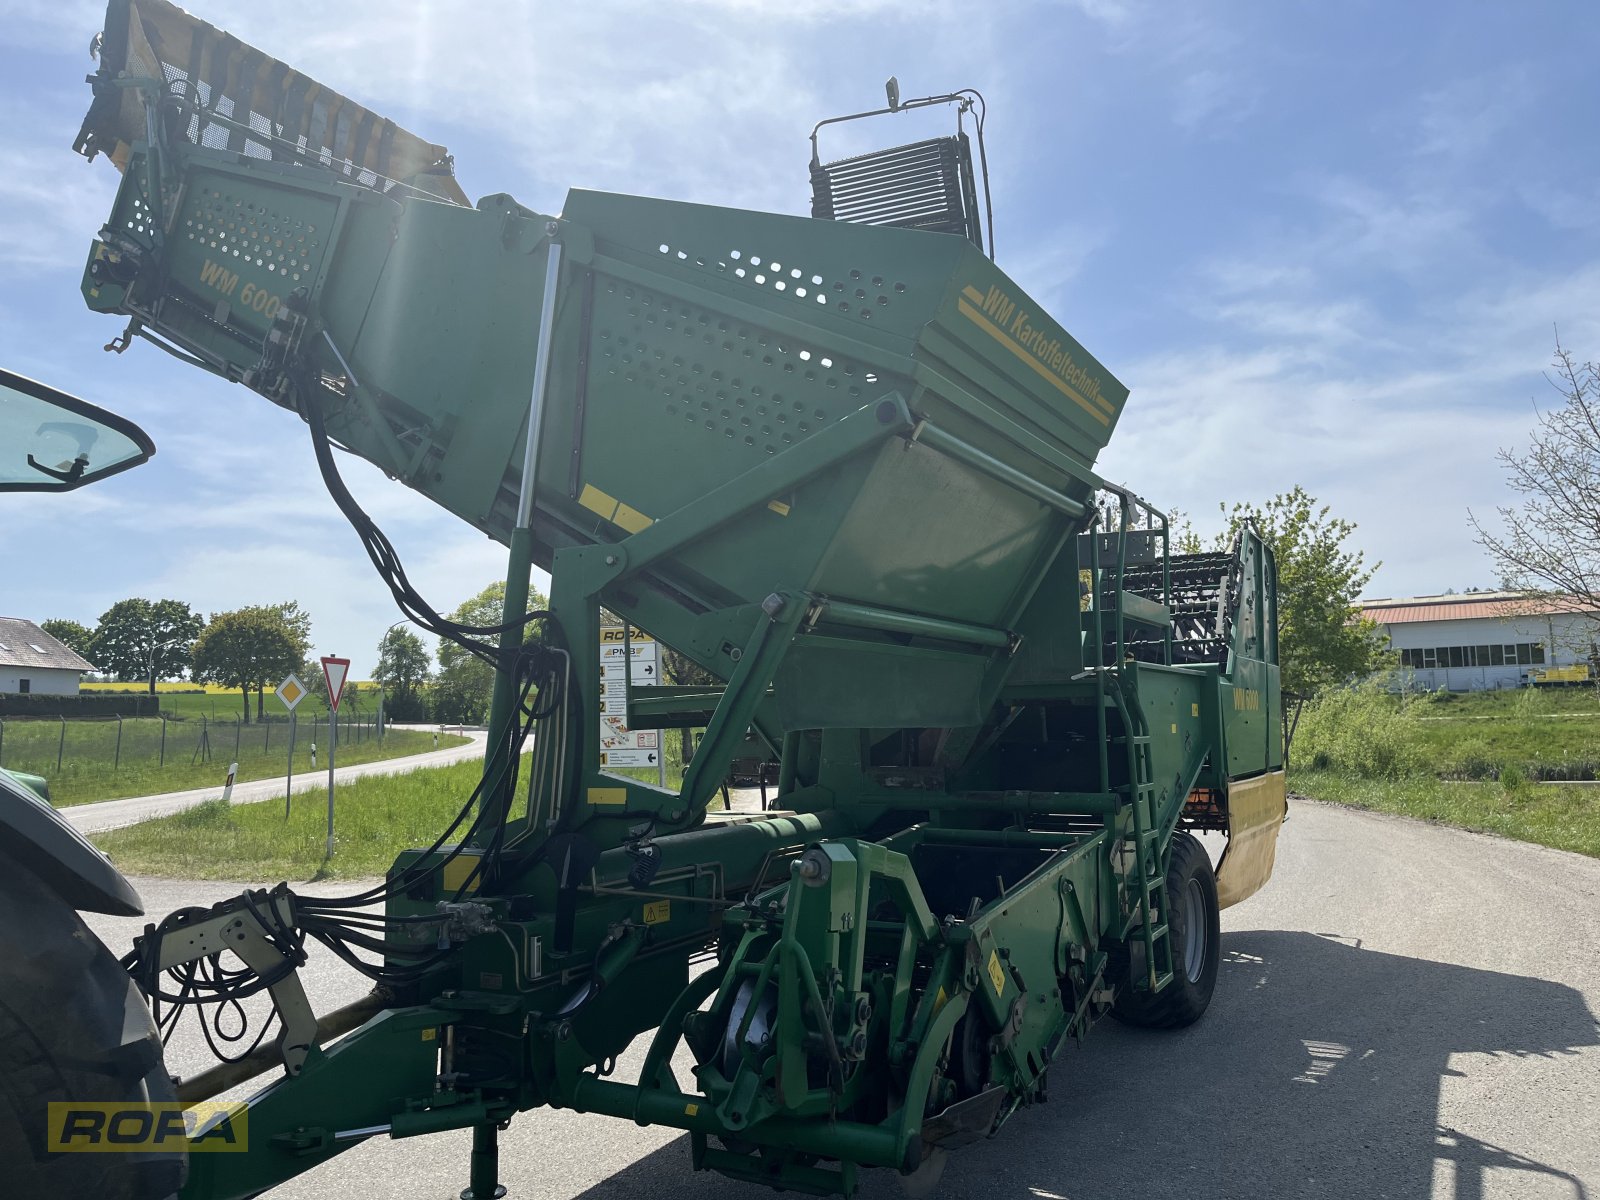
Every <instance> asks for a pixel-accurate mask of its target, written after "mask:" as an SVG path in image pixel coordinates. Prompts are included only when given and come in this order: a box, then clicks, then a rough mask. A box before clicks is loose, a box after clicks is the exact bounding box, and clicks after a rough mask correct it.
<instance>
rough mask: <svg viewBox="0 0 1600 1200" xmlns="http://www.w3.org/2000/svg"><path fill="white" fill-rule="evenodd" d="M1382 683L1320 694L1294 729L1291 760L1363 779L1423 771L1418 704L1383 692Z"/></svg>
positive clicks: (1393, 776)
mask: <svg viewBox="0 0 1600 1200" xmlns="http://www.w3.org/2000/svg"><path fill="white" fill-rule="evenodd" d="M1384 682H1385V681H1383V680H1381V679H1379V680H1373V681H1370V682H1368V683H1363V684H1360V685H1358V686H1356V687H1350V688H1341V689H1339V690H1337V691H1331V692H1325V693H1323V694H1322V695H1321V696H1319V697H1318V698H1317V699H1315V700H1313V701H1312V702H1311V703H1309V704H1307V705H1306V706H1305V709H1304V710H1303V711H1302V712H1301V714H1300V724H1299V726H1298V728H1297V729H1296V731H1295V738H1294V746H1293V753H1294V759H1295V761H1297V762H1302V763H1306V764H1308V765H1309V766H1311V767H1312V768H1313V769H1316V770H1333V771H1339V772H1342V773H1344V774H1348V775H1355V776H1358V777H1361V778H1365V779H1398V778H1400V777H1401V776H1405V775H1412V774H1415V773H1417V772H1418V771H1420V770H1422V769H1423V767H1424V765H1425V764H1424V763H1423V761H1422V756H1421V754H1420V753H1419V751H1418V749H1417V746H1416V744H1415V728H1416V721H1417V715H1416V708H1417V705H1416V703H1415V702H1414V701H1411V700H1408V699H1407V698H1406V697H1403V696H1395V695H1394V694H1393V693H1391V692H1389V691H1387V690H1386V689H1385V687H1384Z"/></svg>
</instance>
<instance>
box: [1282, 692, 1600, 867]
mask: <svg viewBox="0 0 1600 1200" xmlns="http://www.w3.org/2000/svg"><path fill="white" fill-rule="evenodd" d="M1595 779H1600V702H1597V699H1596V693H1595V692H1594V691H1593V690H1592V689H1587V688H1583V689H1579V688H1572V689H1566V688H1563V689H1559V690H1545V689H1522V690H1518V691H1504V692H1479V693H1469V694H1465V695H1451V694H1449V693H1444V694H1439V695H1432V696H1404V695H1391V694H1388V693H1385V692H1383V691H1381V690H1380V689H1378V688H1376V687H1365V688H1359V689H1355V690H1351V691H1341V692H1333V693H1329V694H1328V695H1325V696H1324V697H1322V698H1321V699H1320V700H1318V701H1317V702H1315V703H1314V704H1311V705H1308V706H1307V707H1306V710H1305V712H1304V713H1303V715H1302V717H1301V720H1300V725H1299V728H1298V730H1297V731H1296V734H1295V739H1294V742H1293V745H1292V746H1291V753H1290V771H1289V786H1290V787H1291V788H1293V789H1294V790H1295V791H1297V792H1300V793H1302V794H1303V795H1307V796H1310V797H1312V798H1314V799H1318V800H1329V801H1333V802H1335V803H1339V804H1351V805H1355V806H1357V807H1360V808H1370V809H1375V810H1381V811H1384V812H1394V813H1401V814H1404V815H1406V816H1412V817H1420V818H1423V819H1425V820H1430V821H1442V822H1445V823H1448V824H1451V825H1459V826H1461V827H1462V828H1465V829H1477V830H1482V831H1485V832H1489V833H1498V834H1501V835H1503V836H1505V837H1513V838H1518V839H1521V840H1523V841H1529V842H1537V843H1538V844H1540V845H1543V846H1551V847H1554V848H1556V849H1558V850H1574V851H1577V852H1579V853H1581V854H1593V855H1597V856H1600V784H1584V783H1578V782H1565V781H1582V780H1587V781H1592V780H1595Z"/></svg>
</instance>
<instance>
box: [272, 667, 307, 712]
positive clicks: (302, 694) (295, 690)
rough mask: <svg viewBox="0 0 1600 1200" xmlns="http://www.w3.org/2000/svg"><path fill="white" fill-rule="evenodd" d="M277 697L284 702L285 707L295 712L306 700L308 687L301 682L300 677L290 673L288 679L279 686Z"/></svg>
mask: <svg viewBox="0 0 1600 1200" xmlns="http://www.w3.org/2000/svg"><path fill="white" fill-rule="evenodd" d="M277 695H278V699H279V700H282V701H283V706H284V707H285V708H287V709H288V710H289V711H290V712H293V711H294V706H295V705H296V704H299V703H300V701H302V700H304V699H305V698H306V685H305V684H303V683H301V682H300V678H299V676H297V675H295V674H294V673H293V672H290V674H289V676H288V678H286V679H285V680H284V681H283V682H282V683H280V684H279V685H278V689H277Z"/></svg>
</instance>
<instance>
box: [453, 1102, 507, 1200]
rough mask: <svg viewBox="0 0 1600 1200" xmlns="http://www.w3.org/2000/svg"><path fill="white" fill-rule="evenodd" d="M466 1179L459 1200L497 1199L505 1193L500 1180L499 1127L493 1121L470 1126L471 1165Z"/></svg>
mask: <svg viewBox="0 0 1600 1200" xmlns="http://www.w3.org/2000/svg"><path fill="white" fill-rule="evenodd" d="M467 1179H468V1184H467V1190H466V1191H464V1192H462V1193H461V1200H499V1197H501V1196H504V1195H505V1194H506V1189H505V1187H504V1186H503V1185H502V1184H501V1182H500V1128H499V1126H497V1125H496V1124H495V1123H494V1122H493V1121H485V1122H483V1123H482V1124H481V1125H474V1126H473V1127H472V1165H471V1170H470V1172H469V1173H468V1176H467Z"/></svg>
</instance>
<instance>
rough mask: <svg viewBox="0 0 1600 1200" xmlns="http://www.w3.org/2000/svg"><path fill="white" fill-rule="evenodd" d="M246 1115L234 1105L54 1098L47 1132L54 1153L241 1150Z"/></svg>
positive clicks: (192, 1152)
mask: <svg viewBox="0 0 1600 1200" xmlns="http://www.w3.org/2000/svg"><path fill="white" fill-rule="evenodd" d="M248 1118H249V1111H248V1109H246V1107H245V1106H244V1105H243V1104H240V1103H238V1102H236V1101H235V1102H229V1103H223V1102H222V1101H218V1100H201V1101H198V1102H196V1103H194V1104H189V1105H183V1104H177V1103H154V1104H151V1103H146V1104H127V1103H123V1104H101V1103H89V1102H83V1103H79V1102H76V1101H71V1100H52V1101H51V1102H50V1109H49V1115H48V1121H47V1124H46V1133H47V1136H48V1138H49V1148H50V1151H51V1153H53V1154H143V1153H149V1152H150V1151H152V1150H156V1151H160V1150H187V1151H188V1152H189V1153H191V1154H204V1153H208V1152H226V1151H229V1150H243V1149H245V1146H246V1144H247V1143H248V1141H249V1136H248Z"/></svg>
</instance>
